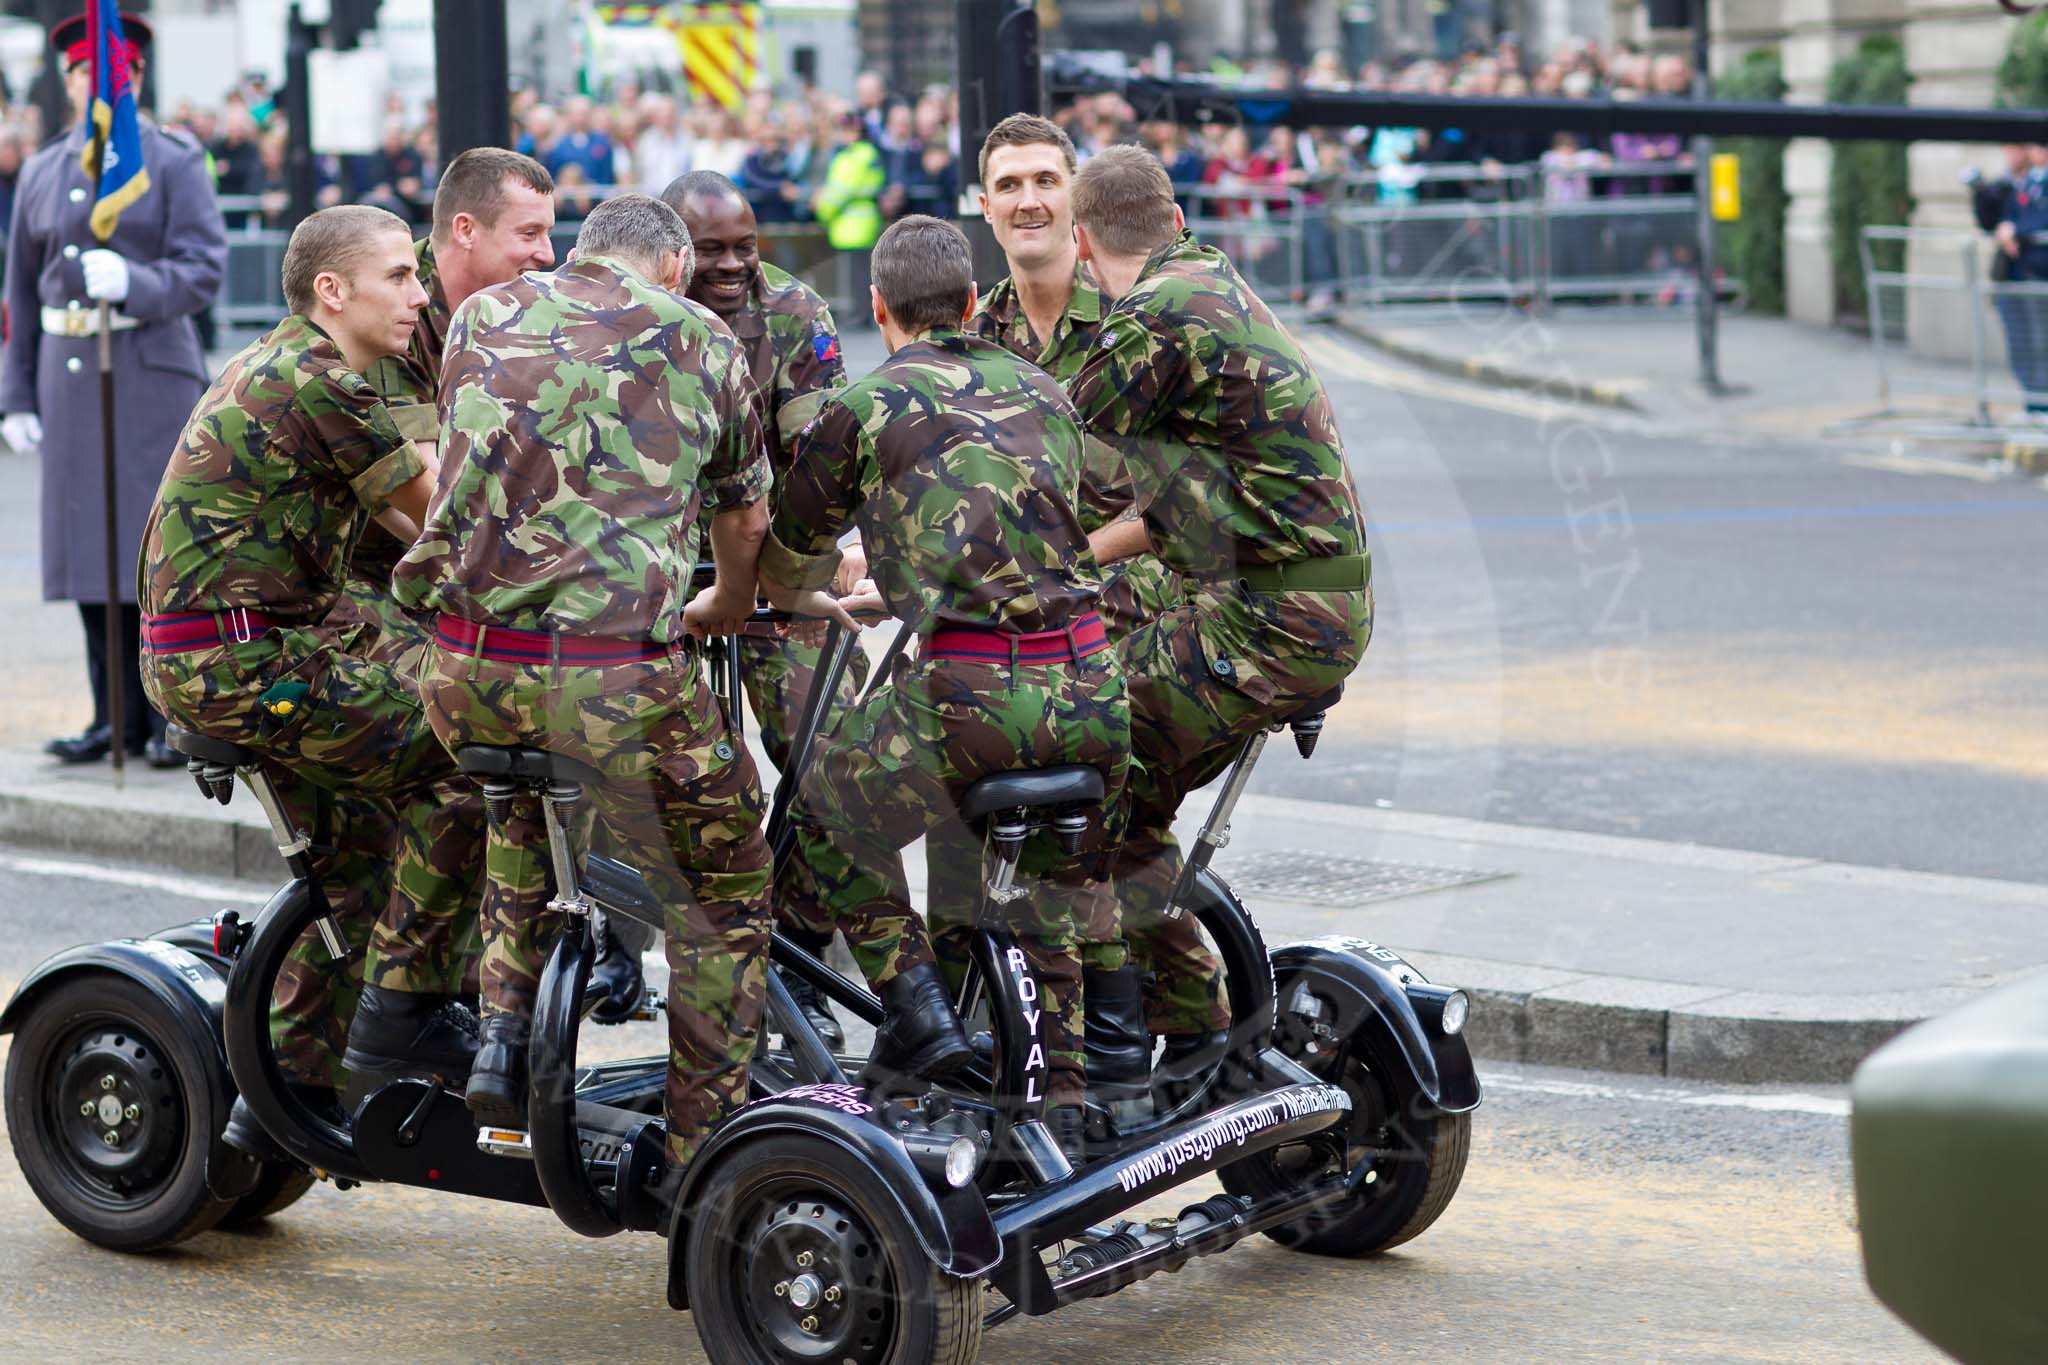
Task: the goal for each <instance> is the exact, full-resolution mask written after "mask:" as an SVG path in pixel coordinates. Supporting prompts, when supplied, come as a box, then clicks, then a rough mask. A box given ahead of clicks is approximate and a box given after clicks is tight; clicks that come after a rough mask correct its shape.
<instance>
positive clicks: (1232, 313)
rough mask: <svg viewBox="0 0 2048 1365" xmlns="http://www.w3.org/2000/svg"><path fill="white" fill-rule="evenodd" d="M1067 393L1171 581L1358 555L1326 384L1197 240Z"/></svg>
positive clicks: (1113, 319)
mask: <svg viewBox="0 0 2048 1365" xmlns="http://www.w3.org/2000/svg"><path fill="white" fill-rule="evenodd" d="M1067 392H1068V393H1069V395H1071V396H1072V398H1073V400H1074V406H1075V407H1076V408H1077V409H1078V410H1079V411H1080V414H1081V419H1082V421H1083V422H1085V423H1086V424H1087V427H1088V431H1089V433H1090V434H1091V435H1093V436H1096V437H1098V438H1100V439H1102V440H1104V441H1106V442H1108V443H1109V444H1111V445H1114V446H1116V447H1117V448H1118V449H1119V450H1121V451H1122V453H1123V456H1124V460H1125V463H1126V464H1127V465H1128V466H1129V468H1130V472H1131V476H1132V480H1133V484H1134V489H1135V493H1136V496H1137V500H1138V505H1139V506H1141V507H1143V508H1144V509H1145V521H1146V524H1147V526H1148V528H1149V529H1150V531H1151V534H1152V541H1153V543H1154V544H1155V545H1156V546H1157V547H1158V550H1159V557H1160V558H1161V559H1162V560H1164V561H1165V562H1166V564H1167V566H1168V567H1169V568H1172V569H1175V570H1177V571H1179V572H1180V573H1182V574H1184V575H1186V576H1187V577H1188V578H1191V579H1197V580H1215V579H1221V578H1228V577H1230V576H1231V571H1232V569H1233V568H1234V567H1236V566H1238V565H1246V564H1277V563H1290V562H1293V561H1296V560H1304V559H1312V558H1323V557H1328V556H1334V555H1356V554H1361V553H1363V552H1364V550H1365V515H1364V513H1363V512H1362V511H1361V510H1360V508H1359V503H1358V494H1357V491H1356V490H1355V489H1354V488H1353V487H1352V483H1351V471H1350V467H1349V465H1348V464H1347V463H1346V461H1345V458H1344V446H1343V443H1342V441H1341V440H1340V439H1339V437H1338V435H1337V420H1336V416H1335V414H1334V413H1333V412H1332V410H1331V407H1330V400H1329V397H1328V395H1327V394H1326V393H1324V391H1323V386H1322V382H1321V381H1320V380H1319V379H1318V378H1317V377H1316V373H1315V371H1314V370H1313V369H1312V368H1310V366H1309V363H1308V361H1307V359H1306V358H1305V357H1303V355H1302V353H1301V350H1300V348H1299V347H1297V346H1296V345H1295V342H1294V339H1293V338H1292V337H1290V336H1289V335H1288V334H1287V332H1286V330H1285V329H1284V328H1282V327H1281V326H1280V324H1279V323H1277V322H1275V321H1274V320H1273V315H1272V314H1271V313H1270V312H1268V311H1267V310H1266V306H1265V304H1263V303H1261V302H1260V301H1259V298H1258V296H1257V295H1256V294H1254V293H1252V291H1251V290H1250V288H1248V287H1247V286H1246V285H1245V283H1244V281H1243V280H1241V279H1240V278H1238V274H1237V272H1236V271H1235V270H1233V269H1232V268H1231V265H1230V262H1229V261H1228V260H1227V259H1226V258H1225V257H1224V255H1223V253H1222V252H1220V251H1217V250H1215V249H1214V248H1213V247H1205V246H1200V245H1198V244H1197V243H1196V242H1195V240H1194V238H1193V236H1192V235H1191V234H1189V233H1186V232H1183V233H1181V234H1180V236H1179V237H1177V238H1176V239H1175V240H1174V241H1172V242H1170V243H1168V244H1167V245H1166V246H1163V247H1161V248H1160V249H1159V250H1158V251H1156V252H1154V253H1153V254H1152V256H1151V258H1150V259H1149V260H1147V261H1146V263H1145V267H1144V270H1143V272H1142V273H1141V274H1140V275H1139V276H1138V281H1137V283H1136V284H1135V285H1133V286H1132V288H1131V291H1130V292H1129V293H1128V294H1126V295H1124V296H1123V297H1122V298H1121V299H1118V300H1117V302H1116V304H1115V306H1114V307H1113V308H1111V309H1110V311H1109V313H1108V315H1107V316H1105V317H1104V318H1103V321H1102V330H1101V335H1100V338H1099V340H1098V341H1097V343H1096V347H1095V349H1094V351H1093V352H1091V353H1090V354H1089V356H1088V359H1087V361H1086V362H1085V363H1084V364H1083V365H1082V366H1081V369H1080V372H1079V373H1078V374H1076V375H1075V376H1074V378H1073V379H1072V380H1071V381H1069V383H1068V385H1067Z"/></svg>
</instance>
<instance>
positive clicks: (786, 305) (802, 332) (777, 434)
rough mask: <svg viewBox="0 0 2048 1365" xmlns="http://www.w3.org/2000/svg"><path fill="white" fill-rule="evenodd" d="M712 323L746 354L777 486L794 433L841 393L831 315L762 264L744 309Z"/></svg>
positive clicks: (787, 277)
mask: <svg viewBox="0 0 2048 1365" xmlns="http://www.w3.org/2000/svg"><path fill="white" fill-rule="evenodd" d="M720 320H721V321H722V322H724V323H725V324H726V326H728V327H730V328H731V329H732V334H733V336H735V337H737V338H738V339H739V343H740V349H741V350H742V351H743V352H744V353H745V354H746V357H747V372H748V374H749V375H751V376H752V377H753V381H754V390H755V394H756V398H757V403H758V406H759V410H760V420H761V427H762V430H764V431H765V432H766V433H767V434H768V440H769V445H770V452H771V457H772V459H773V461H774V465H775V477H776V479H777V480H778V481H779V480H780V479H781V478H782V477H783V475H784V473H785V472H786V471H787V470H788V468H789V457H790V453H791V452H792V451H794V450H795V449H796V438H797V434H798V433H799V432H801V431H802V430H803V429H804V428H805V427H806V426H808V425H810V421H811V419H812V418H813V417H816V416H817V415H818V409H819V408H820V407H822V406H824V403H825V399H826V398H827V397H829V396H830V394H831V391H832V390H834V389H843V388H845V387H846V362H845V361H844V360H843V359H841V357H840V354H839V332H838V329H837V328H836V327H834V326H833V324H832V309H831V308H830V306H828V305H827V304H826V302H825V300H824V299H823V298H822V297H820V296H819V294H818V292H817V291H816V290H814V289H812V288H811V287H810V286H809V285H807V284H805V283H804V282H803V281H802V280H800V279H798V278H796V277H795V276H794V275H791V274H789V273H788V272H787V271H783V270H778V269H776V268H775V267H774V266H772V265H770V264H768V263H767V262H766V261H763V262H761V264H760V267H759V268H758V269H757V270H756V271H755V272H754V286H753V290H752V292H751V293H749V294H748V296H747V304H746V307H744V308H742V309H741V310H740V311H739V312H737V313H735V314H733V315H732V316H731V317H729V318H722V319H720Z"/></svg>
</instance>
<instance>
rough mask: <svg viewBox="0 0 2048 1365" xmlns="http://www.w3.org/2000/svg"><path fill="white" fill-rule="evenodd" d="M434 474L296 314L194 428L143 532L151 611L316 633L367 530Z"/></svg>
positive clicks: (229, 375) (245, 356)
mask: <svg viewBox="0 0 2048 1365" xmlns="http://www.w3.org/2000/svg"><path fill="white" fill-rule="evenodd" d="M425 468H426V466H425V465H424V463H422V461H421V459H420V454H419V451H417V450H415V449H414V448H413V445H412V443H411V442H410V441H408V440H406V439H405V437H403V436H401V435H399V433H398V428H397V426H396V425H395V424H394V423H393V422H392V420H391V413H390V411H389V410H388V409H387V408H386V407H385V405H384V400H383V399H382V398H380V397H378V395H377V391H376V390H375V389H373V388H372V387H371V386H370V382H369V381H368V380H367V379H364V378H363V377H362V376H361V375H359V374H357V373H356V372H355V371H354V370H351V369H350V368H349V367H348V362H347V361H345V360H343V359H342V355H341V350H340V348H339V347H337V346H336V345H335V344H334V342H333V341H331V340H330V339H329V338H328V336H327V334H326V333H324V332H322V331H321V330H320V329H319V328H318V327H316V326H315V325H314V324H313V323H312V322H311V321H309V320H308V319H306V318H304V317H301V316H298V315H296V314H294V315H293V316H291V317H288V318H286V319H285V320H284V321H283V322H280V323H279V324H278V325H277V326H276V327H274V328H272V329H271V330H270V332H269V333H268V334H267V335H265V336H263V337H261V338H259V339H258V340H256V341H254V342H251V343H250V344H249V345H248V346H247V347H245V348H243V350H242V351H241V353H240V354H238V355H236V356H235V357H234V358H233V359H232V360H230V361H228V363H227V365H226V367H225V368H223V369H222V370H221V374H220V378H218V379H216V380H215V381H214V382H213V386H212V387H211V388H209V389H208V390H207V391H206V394H205V396H204V397H202V398H201V399H200V400H199V406H198V407H196V408H194V409H193V410H192V416H191V417H190V418H189V419H188V420H187V421H186V423H185V432H184V435H183V436H181V437H180V438H179V440H178V448H177V450H176V451H175V452H173V453H172V455H171V462H170V465H169V467H168V468H167V469H165V471H164V477H163V483H162V484H161V485H160V486H159V487H158V489H157V497H156V506H155V508H154V509H153V510H152V511H151V512H150V515H149V523H148V525H147V526H146V527H145V528H144V530H143V539H142V562H141V568H140V574H139V580H138V583H139V588H140V597H139V600H140V602H141V603H142V609H143V610H144V611H149V612H174V611H223V610H226V609H228V608H231V607H261V608H262V609H264V610H265V611H268V612H270V613H271V614H273V615H275V616H279V617H283V618H286V619H289V620H299V621H314V620H319V619H320V618H322V617H324V616H325V615H326V614H327V611H328V608H330V607H331V606H333V604H334V600H335V598H336V597H337V596H338V595H339V593H340V591H341V584H342V579H343V576H344V573H345V570H346V565H347V563H348V557H349V552H350V551H351V550H352V549H354V547H355V544H356V540H357V538H358V537H359V536H361V535H362V532H363V528H364V527H365V526H366V525H368V524H369V522H370V519H371V517H372V516H374V515H375V514H376V513H377V512H379V511H381V510H382V509H383V507H384V505H385V503H386V502H387V501H388V500H389V499H390V497H391V494H392V493H394V492H396V491H397V490H398V489H400V488H403V487H404V486H405V485H406V484H407V483H410V482H411V481H412V480H413V479H415V478H417V477H418V476H419V475H420V474H421V473H422V472H423V471H424V470H425Z"/></svg>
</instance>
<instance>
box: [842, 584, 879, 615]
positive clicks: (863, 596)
mask: <svg viewBox="0 0 2048 1365" xmlns="http://www.w3.org/2000/svg"><path fill="white" fill-rule="evenodd" d="M839 606H840V608H841V610H844V611H848V612H852V613H854V614H855V615H865V616H887V615H888V614H889V604H888V603H886V602H884V601H883V600H882V590H881V589H880V588H878V587H876V586H875V580H874V579H872V578H863V579H861V580H860V581H859V582H858V583H855V584H854V585H853V586H852V587H851V588H850V589H849V590H848V591H847V592H846V593H845V595H843V596H842V597H840V599H839Z"/></svg>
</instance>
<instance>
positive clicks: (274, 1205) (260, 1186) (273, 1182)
mask: <svg viewBox="0 0 2048 1365" xmlns="http://www.w3.org/2000/svg"><path fill="white" fill-rule="evenodd" d="M312 1188H313V1173H312V1172H311V1171H302V1170H300V1169H299V1168H298V1167H296V1166H285V1165H281V1164H279V1163H278V1162H275V1161H266V1162H264V1163H263V1174H262V1175H259V1176H257V1177H256V1188H255V1189H253V1190H251V1191H249V1192H248V1193H247V1194H245V1195H243V1196H242V1197H241V1198H240V1199H237V1200H236V1201H235V1206H234V1207H233V1208H231V1209H229V1210H228V1211H227V1212H226V1213H224V1214H222V1215H221V1219H220V1222H219V1223H217V1224H216V1225H215V1226H217V1227H222V1228H245V1227H249V1226H251V1225H253V1224H256V1223H260V1222H262V1221H263V1220H264V1219H266V1218H268V1217H270V1216H271V1215H272V1214H274V1213H283V1212H284V1211H285V1210H286V1209H288V1208H290V1207H291V1206H292V1205H294V1204H296V1203H298V1202H299V1200H300V1199H301V1198H303V1197H304V1196H305V1193H306V1191H307V1190H310V1189H312Z"/></svg>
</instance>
